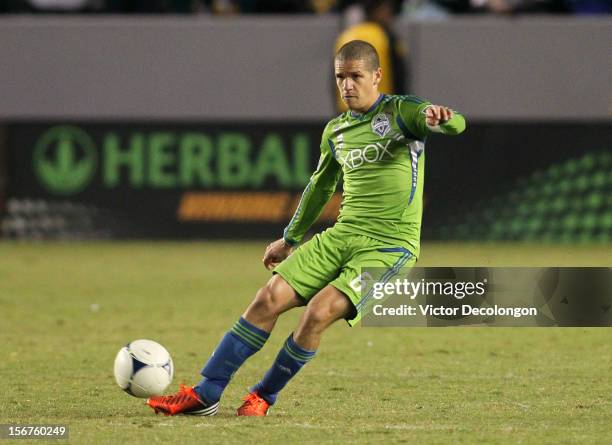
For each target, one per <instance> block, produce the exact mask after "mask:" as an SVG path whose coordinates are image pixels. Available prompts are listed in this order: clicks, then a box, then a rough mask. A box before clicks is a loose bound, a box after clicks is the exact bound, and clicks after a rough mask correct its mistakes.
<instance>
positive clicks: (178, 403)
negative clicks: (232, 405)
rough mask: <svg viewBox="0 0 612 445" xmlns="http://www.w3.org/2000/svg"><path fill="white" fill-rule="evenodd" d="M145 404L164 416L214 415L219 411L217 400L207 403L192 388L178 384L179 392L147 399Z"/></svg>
mask: <svg viewBox="0 0 612 445" xmlns="http://www.w3.org/2000/svg"><path fill="white" fill-rule="evenodd" d="M147 405H149V406H150V407H151V408H153V409H154V410H155V414H157V413H160V412H161V413H164V414H165V415H166V416H175V415H177V414H188V415H191V416H214V415H215V414H217V411H219V402H217V403H213V404H208V403H205V402H203V401H202V400H201V399H200V398H199V397H198V395H197V394H196V392H195V391H194V389H193V388H190V387H187V386H185V385H180V387H179V392H177V393H176V394H173V395H171V396H156V397H150V398H148V399H147Z"/></svg>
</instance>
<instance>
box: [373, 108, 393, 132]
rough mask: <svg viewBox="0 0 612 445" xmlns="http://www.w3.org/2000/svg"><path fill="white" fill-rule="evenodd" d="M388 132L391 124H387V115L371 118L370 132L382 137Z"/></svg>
mask: <svg viewBox="0 0 612 445" xmlns="http://www.w3.org/2000/svg"><path fill="white" fill-rule="evenodd" d="M389 130H391V124H390V123H389V116H388V115H387V113H378V114H377V115H376V116H374V117H373V118H372V131H373V132H374V133H376V134H377V135H379V136H380V137H383V136H384V135H386V134H387V133H388V132H389Z"/></svg>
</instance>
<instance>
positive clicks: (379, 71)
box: [374, 67, 382, 86]
mask: <svg viewBox="0 0 612 445" xmlns="http://www.w3.org/2000/svg"><path fill="white" fill-rule="evenodd" d="M381 79H382V68H381V67H378V68H376V70H375V71H374V85H376V86H378V84H379V83H380V81H381Z"/></svg>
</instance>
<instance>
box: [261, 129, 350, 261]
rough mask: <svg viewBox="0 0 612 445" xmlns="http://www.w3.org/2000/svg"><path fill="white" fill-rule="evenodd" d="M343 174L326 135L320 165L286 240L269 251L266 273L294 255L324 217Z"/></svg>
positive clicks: (299, 205)
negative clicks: (292, 253)
mask: <svg viewBox="0 0 612 445" xmlns="http://www.w3.org/2000/svg"><path fill="white" fill-rule="evenodd" d="M340 173H341V168H340V164H338V162H337V161H336V159H335V157H334V154H333V152H332V149H331V146H330V141H329V139H327V137H326V135H325V133H324V134H323V140H322V141H321V157H320V158H319V164H318V166H317V169H316V170H315V172H314V173H313V174H312V176H311V177H310V181H309V182H308V185H307V186H306V188H305V189H304V192H303V193H302V197H301V199H300V203H299V204H298V207H297V209H296V210H295V213H294V215H293V218H291V221H289V224H288V225H287V227H285V230H284V231H283V237H282V238H281V239H278V240H276V241H274V242H273V243H271V244H270V245H269V246H268V247H267V248H266V252H265V254H264V258H263V263H264V266H265V267H266V268H267V269H271V268H273V267H275V266H276V265H277V264H278V263H280V262H281V261H282V260H284V259H285V258H286V257H287V256H288V255H289V253H290V252H291V248H292V247H293V246H295V245H297V244H299V243H300V241H302V238H303V237H304V235H305V234H306V232H307V231H308V229H309V228H310V226H312V224H313V223H314V222H315V221H316V220H317V218H318V217H319V215H321V212H322V211H323V208H324V207H325V205H326V204H327V202H328V201H329V199H330V198H331V196H332V195H333V194H334V191H335V190H336V185H337V184H338V180H339V179H340Z"/></svg>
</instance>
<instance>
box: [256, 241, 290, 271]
mask: <svg viewBox="0 0 612 445" xmlns="http://www.w3.org/2000/svg"><path fill="white" fill-rule="evenodd" d="M290 253H291V246H290V245H289V244H287V242H286V241H285V240H284V239H283V238H281V239H277V240H276V241H274V242H272V243H270V244H268V247H266V252H265V253H264V257H263V260H262V261H263V263H264V266H265V267H266V269H268V270H272V269H274V268H275V267H276V266H278V264H279V263H280V262H281V261H283V260H284V259H285V258H287V257H288V256H289V254H290Z"/></svg>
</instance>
